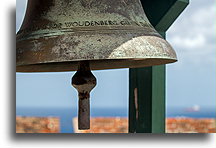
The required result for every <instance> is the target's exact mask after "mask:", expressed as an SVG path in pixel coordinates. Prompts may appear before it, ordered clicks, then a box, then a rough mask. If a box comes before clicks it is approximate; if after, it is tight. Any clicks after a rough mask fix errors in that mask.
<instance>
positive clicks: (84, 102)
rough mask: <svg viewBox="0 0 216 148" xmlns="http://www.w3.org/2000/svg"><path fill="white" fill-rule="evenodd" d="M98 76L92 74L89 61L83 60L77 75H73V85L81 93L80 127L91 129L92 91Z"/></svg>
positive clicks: (80, 128) (81, 128)
mask: <svg viewBox="0 0 216 148" xmlns="http://www.w3.org/2000/svg"><path fill="white" fill-rule="evenodd" d="M96 83H97V81H96V78H95V76H94V75H93V74H92V72H91V70H90V66H89V62H88V61H81V62H80V63H79V67H78V70H77V72H76V73H75V75H74V76H73V77H72V85H73V87H75V88H76V89H77V91H78V94H79V111H78V128H79V130H87V129H90V91H91V90H92V89H93V88H94V87H95V86H96Z"/></svg>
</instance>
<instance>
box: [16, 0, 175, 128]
mask: <svg viewBox="0 0 216 148" xmlns="http://www.w3.org/2000/svg"><path fill="white" fill-rule="evenodd" d="M16 42H17V46H16V51H17V53H16V61H17V66H16V68H17V72H60V71H74V70H77V69H78V67H79V71H88V72H87V73H88V74H89V75H86V76H84V77H88V78H89V79H88V80H87V79H85V82H87V81H88V84H90V81H89V80H91V89H92V88H93V87H94V86H95V85H96V79H95V78H94V77H93V76H92V75H91V73H89V72H90V68H91V70H102V69H114V68H135V67H145V66H153V65H160V64H167V63H172V62H175V61H176V60H177V59H176V54H175V51H174V50H173V49H172V47H171V46H170V44H169V43H168V42H167V41H165V40H164V39H163V38H162V37H161V36H160V35H159V33H158V32H157V31H156V30H155V29H154V28H153V27H152V25H151V24H150V22H149V21H148V19H147V17H146V15H145V13H144V10H143V8H142V5H141V2H140V0H29V1H28V5H27V12H26V16H25V19H24V22H23V24H22V26H21V29H20V30H19V32H18V33H17V37H16ZM85 61H86V62H85ZM80 62H81V63H80ZM82 67H84V68H82ZM84 73H85V72H84ZM79 74H80V75H82V72H79ZM80 75H76V78H78V79H76V80H75V78H73V85H74V86H76V88H77V89H79V90H82V89H80V87H79V86H78V84H81V83H80V81H81V80H80V79H79V76H80ZM90 76H91V78H90ZM91 89H89V91H90V90H91ZM79 90H78V91H79ZM88 93H89V92H88ZM86 95H87V94H86ZM85 97H86V98H89V95H87V96H85ZM88 107H89V106H88ZM87 110H88V109H87ZM86 116H89V115H88V114H86ZM80 122H81V121H80ZM87 122H88V121H87ZM87 128H88V125H87ZM80 129H82V127H81V128H80ZM83 129H84V128H83Z"/></svg>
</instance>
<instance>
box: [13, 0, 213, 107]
mask: <svg viewBox="0 0 216 148" xmlns="http://www.w3.org/2000/svg"><path fill="white" fill-rule="evenodd" d="M25 8H26V0H18V1H17V8H16V31H18V30H19V27H20V25H21V23H22V20H23V18H24V13H25ZM215 20H216V12H215V2H214V0H208V1H203V0H191V1H190V5H189V6H188V7H187V8H186V9H185V11H184V12H183V13H182V14H181V15H180V16H179V18H178V19H177V20H176V21H175V22H174V24H173V25H172V26H171V27H170V28H169V30H168V31H167V38H166V39H167V40H168V42H169V43H170V44H171V45H172V46H173V48H174V49H175V51H176V53H177V56H178V62H176V63H174V64H168V65H167V70H166V73H167V76H166V104H167V107H191V106H194V105H199V106H201V107H215V106H216V92H215V90H216V77H215V74H216V58H215V56H216V50H215V40H216V36H215ZM93 73H94V75H95V76H96V77H97V82H98V83H97V86H96V87H95V89H94V90H93V91H92V93H91V107H92V108H127V107H128V90H129V86H128V85H129V83H128V82H129V79H128V77H129V74H128V69H118V70H101V71H93ZM73 75H74V72H64V73H62V72H61V73H32V74H29V73H28V74H23V73H17V74H16V105H17V107H57V108H62V107H70V108H71V107H73V108H75V107H76V106H77V92H76V90H75V89H74V88H73V87H72V86H71V78H72V76H73Z"/></svg>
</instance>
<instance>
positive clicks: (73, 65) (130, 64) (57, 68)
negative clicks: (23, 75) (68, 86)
mask: <svg viewBox="0 0 216 148" xmlns="http://www.w3.org/2000/svg"><path fill="white" fill-rule="evenodd" d="M83 61H84V60H83ZM176 61H177V59H164V58H146V59H105V60H90V61H89V63H90V68H91V70H106V69H120V68H141V67H149V66H152V65H163V64H168V63H173V62H176ZM78 64H79V61H73V62H53V63H41V64H31V65H22V66H17V67H16V71H17V72H66V71H77V68H78Z"/></svg>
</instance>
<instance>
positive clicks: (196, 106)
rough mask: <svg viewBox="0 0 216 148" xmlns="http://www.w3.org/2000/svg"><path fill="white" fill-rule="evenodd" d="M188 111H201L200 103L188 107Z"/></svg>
mask: <svg viewBox="0 0 216 148" xmlns="http://www.w3.org/2000/svg"><path fill="white" fill-rule="evenodd" d="M185 111H186V112H199V111H200V106H199V105H194V106H192V107H189V108H186V109H185Z"/></svg>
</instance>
